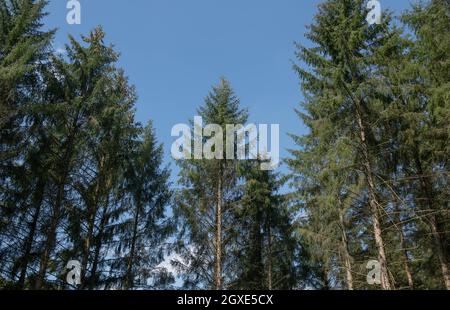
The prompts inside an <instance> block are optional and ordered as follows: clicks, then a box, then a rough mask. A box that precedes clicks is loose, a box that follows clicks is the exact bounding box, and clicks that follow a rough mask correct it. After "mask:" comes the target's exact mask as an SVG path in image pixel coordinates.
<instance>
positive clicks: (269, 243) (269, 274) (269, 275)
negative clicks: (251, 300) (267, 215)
mask: <svg viewBox="0 0 450 310" xmlns="http://www.w3.org/2000/svg"><path fill="white" fill-rule="evenodd" d="M270 225H271V224H270V222H269V225H267V226H268V227H267V235H268V238H267V253H268V254H267V255H268V256H269V257H268V259H267V288H268V289H269V290H272V289H273V288H272V286H273V284H272V283H273V279H272V268H273V267H272V230H271V227H270Z"/></svg>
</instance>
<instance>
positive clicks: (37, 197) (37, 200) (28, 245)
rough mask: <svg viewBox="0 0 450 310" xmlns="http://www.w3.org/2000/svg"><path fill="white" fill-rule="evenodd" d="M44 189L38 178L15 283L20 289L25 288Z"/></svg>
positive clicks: (43, 184)
mask: <svg viewBox="0 0 450 310" xmlns="http://www.w3.org/2000/svg"><path fill="white" fill-rule="evenodd" d="M44 190H45V183H44V182H43V181H42V179H40V180H39V182H38V186H37V188H36V191H35V193H34V199H33V204H34V205H35V206H36V209H35V211H34V214H33V219H32V222H31V224H30V231H29V233H28V236H27V239H26V241H25V247H24V248H25V250H24V252H23V262H22V269H21V271H20V276H19V281H18V283H17V286H18V287H19V288H20V289H24V288H25V278H26V275H27V269H28V263H29V261H30V254H31V249H32V246H33V241H34V235H35V233H36V228H37V222H38V219H39V215H40V213H41V207H42V201H43V200H44Z"/></svg>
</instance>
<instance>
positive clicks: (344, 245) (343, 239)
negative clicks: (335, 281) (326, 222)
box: [339, 212, 353, 290]
mask: <svg viewBox="0 0 450 310" xmlns="http://www.w3.org/2000/svg"><path fill="white" fill-rule="evenodd" d="M339 221H340V224H341V230H342V236H341V242H342V252H343V255H344V265H345V275H346V282H347V289H349V290H353V275H352V259H351V256H350V252H349V250H348V240H347V233H346V232H345V223H344V216H343V214H342V212H340V213H339Z"/></svg>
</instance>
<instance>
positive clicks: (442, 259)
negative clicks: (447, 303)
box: [415, 151, 450, 290]
mask: <svg viewBox="0 0 450 310" xmlns="http://www.w3.org/2000/svg"><path fill="white" fill-rule="evenodd" d="M415 162H416V166H417V172H418V173H419V176H420V184H421V191H422V192H423V193H424V194H425V196H426V199H427V204H428V208H429V210H432V212H433V214H432V215H430V216H428V223H429V225H430V230H431V235H432V237H433V241H434V245H435V248H436V253H437V255H438V259H439V264H440V267H441V272H442V279H443V282H444V285H445V288H446V289H447V290H450V274H449V271H448V261H447V257H446V254H445V248H444V242H443V241H442V237H441V235H440V227H439V221H438V218H437V216H436V214H435V213H434V211H437V210H436V208H435V207H434V203H433V189H432V186H431V184H430V182H429V180H428V179H427V177H426V176H425V175H424V170H423V167H422V162H421V160H420V158H419V155H418V154H417V151H416V154H415Z"/></svg>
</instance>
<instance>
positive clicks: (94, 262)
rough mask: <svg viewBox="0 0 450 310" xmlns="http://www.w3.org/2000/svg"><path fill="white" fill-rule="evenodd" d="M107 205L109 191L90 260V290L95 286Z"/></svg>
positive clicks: (106, 219) (106, 218) (106, 220)
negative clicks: (92, 256)
mask: <svg viewBox="0 0 450 310" xmlns="http://www.w3.org/2000/svg"><path fill="white" fill-rule="evenodd" d="M108 206H109V193H107V195H106V202H105V205H104V207H103V212H102V219H101V221H100V227H99V229H98V235H97V238H96V239H97V240H96V242H95V250H94V258H93V260H92V268H91V274H90V277H89V289H90V290H92V289H94V287H95V280H96V276H95V275H96V273H97V267H98V263H99V260H100V249H101V247H102V239H103V232H104V230H105V226H106V224H107V222H108V217H107V216H106V213H107V210H108Z"/></svg>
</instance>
